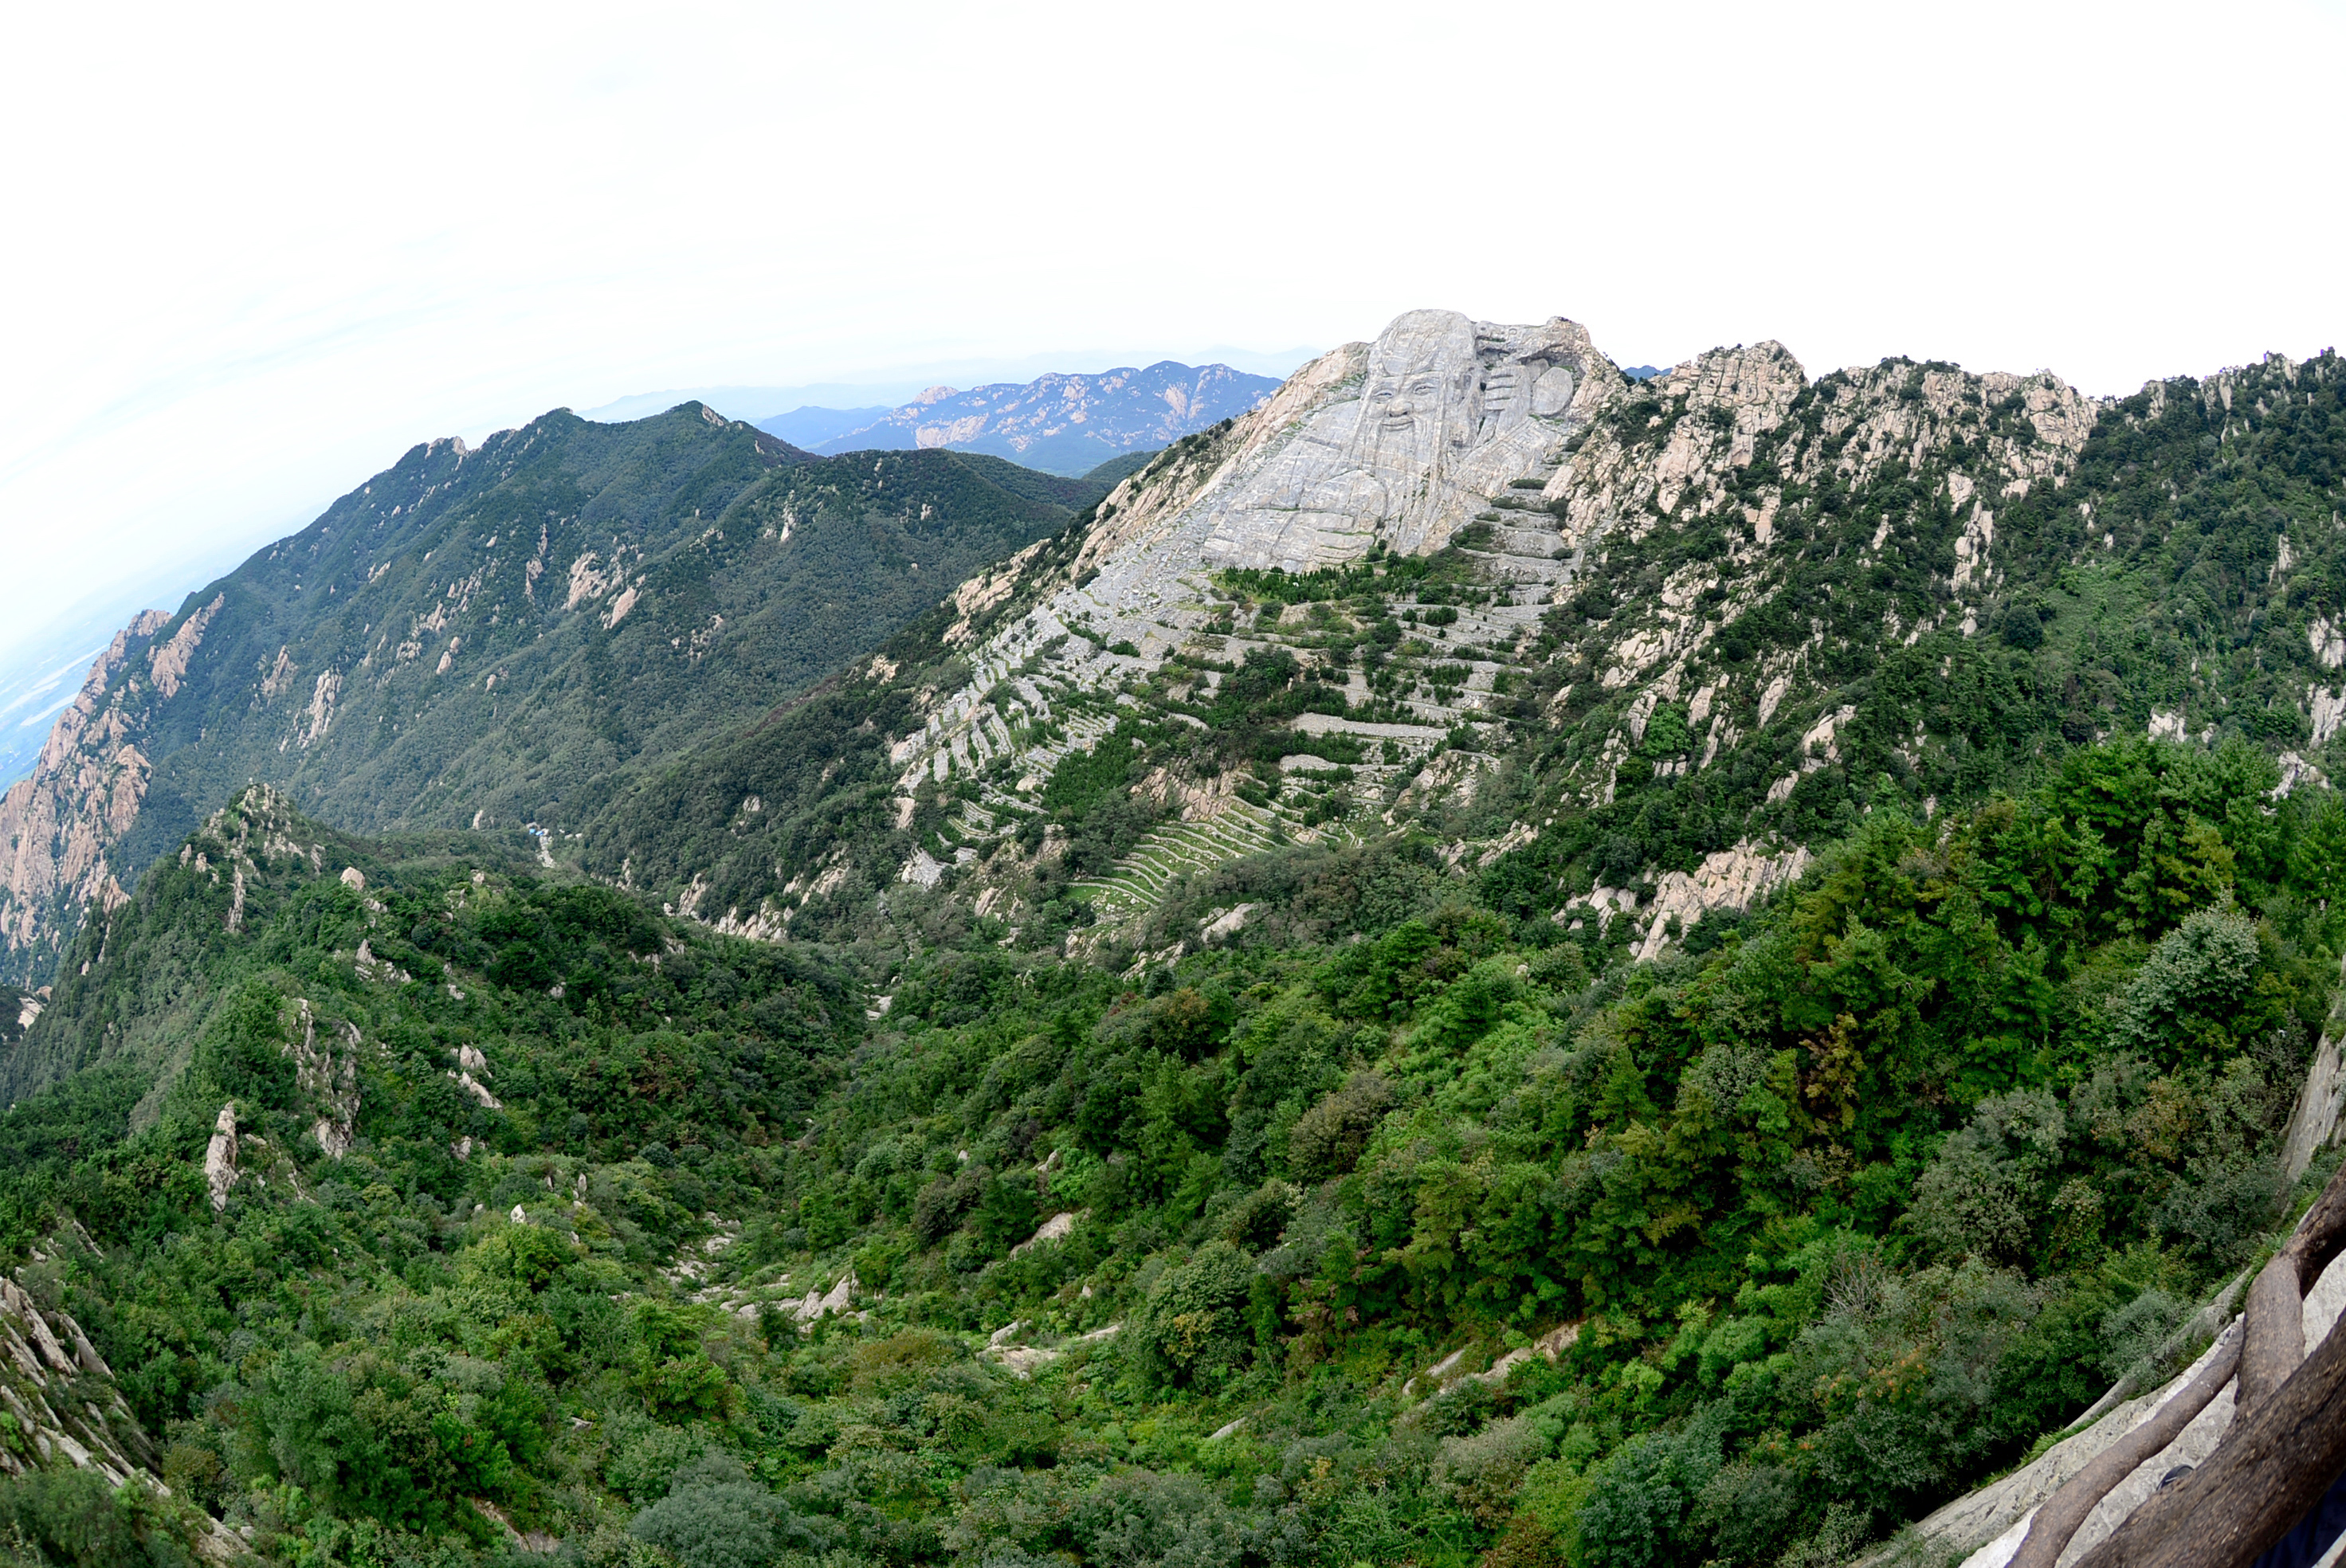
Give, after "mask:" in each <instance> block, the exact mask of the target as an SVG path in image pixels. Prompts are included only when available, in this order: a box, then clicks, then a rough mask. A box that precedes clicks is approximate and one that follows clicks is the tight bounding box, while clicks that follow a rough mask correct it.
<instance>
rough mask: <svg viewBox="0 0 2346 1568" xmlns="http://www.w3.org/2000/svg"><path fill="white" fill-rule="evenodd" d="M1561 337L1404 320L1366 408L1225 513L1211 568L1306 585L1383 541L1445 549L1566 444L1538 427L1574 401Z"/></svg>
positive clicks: (1251, 486) (1339, 419)
mask: <svg viewBox="0 0 2346 1568" xmlns="http://www.w3.org/2000/svg"><path fill="white" fill-rule="evenodd" d="M1559 325H1560V326H1564V327H1566V328H1570V324H1569V323H1550V329H1553V328H1555V327H1557V326H1559ZM1550 329H1535V328H1485V327H1480V326H1478V324H1477V323H1475V322H1474V321H1470V320H1468V319H1467V318H1466V317H1464V316H1462V315H1459V314H1457V313H1456V312H1454V311H1411V312H1410V313H1408V314H1407V315H1405V316H1403V317H1401V318H1399V319H1398V320H1396V321H1394V322H1393V323H1392V325H1391V326H1389V327H1387V328H1386V329H1385V330H1384V331H1383V333H1382V335H1380V336H1379V337H1378V339H1377V341H1375V342H1374V343H1373V344H1372V345H1371V346H1370V348H1369V351H1368V357H1367V364H1366V367H1365V374H1364V376H1363V378H1362V384H1361V393H1360V396H1359V398H1358V399H1357V400H1356V401H1355V400H1345V401H1342V402H1335V403H1332V404H1331V405H1330V406H1328V407H1326V408H1324V409H1322V410H1321V412H1319V413H1317V414H1315V415H1313V416H1312V417H1311V420H1310V421H1309V422H1308V423H1306V425H1305V428H1304V429H1303V430H1302V431H1301V432H1299V433H1297V435H1296V437H1295V439H1294V440H1293V441H1292V442H1291V443H1290V444H1289V445H1288V446H1287V448H1286V449H1285V450H1284V451H1282V452H1281V453H1280V454H1279V455H1278V456H1277V457H1275V458H1273V459H1272V460H1271V461H1270V462H1269V463H1265V464H1264V466H1263V467H1262V468H1261V469H1260V470H1259V471H1258V472H1257V473H1255V474H1253V475H1252V476H1251V477H1250V478H1249V479H1248V480H1246V481H1244V482H1242V483H1241V484H1239V486H1238V487H1237V488H1236V490H1235V492H1234V493H1233V494H1230V495H1229V497H1228V498H1227V499H1226V500H1223V501H1221V502H1220V503H1219V504H1218V505H1216V507H1215V510H1216V512H1217V513H1218V514H1219V515H1218V516H1217V517H1216V519H1215V526H1214V528H1213V531H1212V535H1211V536H1210V537H1209V540H1208V542H1207V544H1206V545H1205V549H1204V555H1205V558H1206V560H1207V561H1208V562H1209V564H1212V565H1225V564H1227V565H1264V566H1284V567H1286V568H1287V569H1288V570H1290V571H1306V570H1309V569H1311V567H1313V566H1318V565H1331V564H1333V563H1336V562H1341V561H1351V560H1357V559H1359V558H1360V557H1361V556H1362V555H1365V554H1367V553H1368V551H1369V549H1370V548H1371V547H1372V545H1374V544H1375V542H1376V541H1377V540H1378V539H1380V538H1382V539H1384V540H1385V541H1386V542H1387V543H1388V544H1390V545H1392V547H1394V548H1395V549H1400V550H1407V551H1417V550H1423V549H1426V548H1430V547H1433V546H1435V545H1439V544H1440V543H1441V541H1442V540H1443V539H1446V538H1447V537H1448V536H1449V535H1450V533H1451V532H1452V531H1453V530H1454V528H1455V527H1456V526H1457V524H1458V523H1459V522H1460V521H1461V520H1462V519H1463V518H1464V516H1466V515H1469V514H1471V511H1470V507H1471V508H1479V507H1480V506H1481V505H1482V504H1484V499H1485V498H1486V497H1487V495H1488V494H1491V493H1492V491H1493V489H1494V487H1495V486H1501V485H1504V484H1505V483H1506V482H1507V480H1509V479H1511V478H1515V477H1517V476H1519V475H1520V474H1522V473H1526V472H1528V471H1529V470H1530V469H1531V468H1533V467H1534V466H1535V465H1536V464H1537V463H1538V461H1539V459H1540V457H1541V455H1542V454H1543V453H1544V452H1545V448H1546V446H1547V445H1549V444H1551V443H1553V442H1555V441H1556V440H1557V439H1559V438H1560V433H1558V432H1555V431H1553V430H1552V429H1551V428H1550V427H1548V426H1546V425H1544V424H1540V423H1535V420H1534V416H1535V414H1536V415H1539V416H1542V417H1550V416H1553V415H1555V414H1556V413H1558V412H1562V410H1563V408H1564V407H1565V406H1566V404H1567V403H1568V402H1570V399H1571V392H1572V387H1573V372H1572V370H1571V369H1570V368H1568V367H1567V366H1566V364H1565V363H1564V360H1565V358H1566V357H1567V356H1566V354H1565V353H1563V352H1562V351H1561V350H1562V348H1563V345H1562V343H1561V342H1560V341H1554V340H1556V333H1555V332H1554V331H1551V330H1550ZM1570 331H1571V332H1572V333H1574V334H1576V335H1577V334H1578V329H1577V328H1570ZM1578 341H1585V337H1580V338H1578ZM1494 476H1495V477H1494ZM1468 492H1473V494H1468Z"/></svg>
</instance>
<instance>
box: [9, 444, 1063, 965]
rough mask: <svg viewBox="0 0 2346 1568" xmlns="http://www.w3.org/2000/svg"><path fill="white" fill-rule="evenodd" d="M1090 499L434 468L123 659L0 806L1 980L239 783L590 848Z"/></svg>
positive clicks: (408, 470) (604, 471) (554, 459)
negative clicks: (649, 778)
mask: <svg viewBox="0 0 2346 1568" xmlns="http://www.w3.org/2000/svg"><path fill="white" fill-rule="evenodd" d="M1098 493H1099V487H1097V486H1094V485H1090V484H1086V483H1085V482H1082V481H1076V480H1065V479H1057V478H1054V477H1052V476H1050V475H1046V474H1041V473H1034V472H1032V471H1029V470H1025V469H1020V468H1018V467H1016V466H1015V465H1013V464H1011V463H1005V462H1002V461H1001V460H999V459H995V458H989V457H984V456H981V455H974V454H962V453H942V452H940V453H891V454H887V455H886V456H884V457H882V456H875V457H872V458H870V459H857V460H853V461H849V460H843V459H829V460H819V459H812V458H810V457H808V456H807V454H805V453H801V452H799V451H797V450H796V449H795V448H791V447H789V446H787V445H785V444H783V443H780V442H778V441H776V440H774V439H773V438H772V437H770V436H766V435H763V434H761V433H759V432H757V431H755V430H753V429H751V428H750V426H748V425H745V424H740V423H731V422H727V421H724V420H721V419H719V418H718V417H716V416H715V415H714V414H712V413H710V412H709V411H708V410H706V409H703V408H700V407H699V405H697V404H695V405H688V406H686V407H684V408H680V409H678V410H676V411H674V412H670V413H668V414H665V415H662V416H660V417H659V418H657V419H651V420H645V421H640V422H637V423H634V424H627V425H597V424H592V423H586V422H584V421H581V420H578V419H576V418H575V417H573V416H571V415H570V414H568V413H566V412H556V413H552V414H548V415H546V416H545V417H544V418H542V419H540V420H537V421H535V422H533V423H531V424H529V425H526V426H524V427H522V428H521V429H518V430H515V431H508V432H504V433H500V434H498V435H496V436H494V437H492V438H490V439H489V440H488V441H487V442H486V443H484V444H483V445H482V446H481V447H480V448H479V449H478V450H477V451H471V450H467V449H465V448H464V445H463V443H458V442H435V443H430V444H428V445H423V446H419V447H417V448H415V449H414V450H413V451H412V452H410V453H408V454H407V455H406V456H405V457H404V458H403V460H402V461H401V462H400V463H398V464H397V465H396V466H394V467H393V468H392V469H390V470H388V471H386V472H385V473H382V474H380V475H378V476H376V477H375V478H374V479H373V480H372V481H370V482H369V483H368V484H364V485H362V486H361V487H360V488H359V489H357V490H355V491H353V492H352V493H351V494H349V495H347V496H345V497H343V498H342V500H341V501H340V502H338V503H336V504H335V505H334V506H332V507H331V508H330V509H328V511H327V512H326V514H324V515H322V516H321V518H319V520H318V521H317V522H316V523H314V524H311V526H310V527H309V528H307V529H305V530H303V531H302V532H301V534H299V535H294V536H292V537H291V538H290V539H287V540H284V541H281V542H280V543H279V544H278V545H273V546H271V547H270V549H268V550H266V551H263V552H260V554H258V555H255V556H254V557H253V558H252V559H251V560H250V561H248V562H247V563H246V564H245V565H243V566H241V567H240V568H239V569H238V570H237V571H235V572H233V573H230V575H228V576H226V577H224V578H222V579H220V580H219V582H217V583H215V584H213V585H209V587H207V588H205V589H202V590H200V591H199V592H198V593H197V594H195V595H192V596H190V597H189V601H188V603H187V604H186V606H183V607H182V608H181V610H180V611H179V614H177V615H175V616H163V615H160V614H150V615H149V616H145V617H142V618H141V619H140V620H138V622H136V623H134V624H133V625H132V626H130V627H128V628H127V629H126V630H125V632H124V633H123V634H122V635H121V636H118V637H117V639H116V642H115V645H114V647H112V648H111V649H110V650H109V651H108V652H107V655H105V656H104V657H102V658H101V659H100V660H99V661H98V663H97V666H95V667H93V669H92V671H91V673H90V676H89V678H88V680H87V683H86V684H85V686H84V688H83V690H82V692H81V694H80V696H79V697H77V699H76V702H75V703H74V705H73V706H72V707H71V708H68V709H67V710H66V713H65V714H64V715H63V716H61V717H60V718H59V720H58V722H57V725H56V728H55V730H54V731H53V733H52V735H51V737H50V740H49V744H48V747H47V748H46V751H45V753H44V756H43V759H42V762H41V765H40V767H39V769H37V770H36V773H35V774H34V776H33V777H32V778H30V779H26V780H24V781H22V782H20V783H19V784H17V785H16V786H15V788H14V789H11V790H10V791H9V793H8V796H7V798H6V800H5V803H0V842H5V846H6V850H7V855H8V860H7V862H6V867H5V877H0V930H5V939H6V942H7V972H9V973H11V974H13V975H15V976H16V977H18V978H20V979H22V980H25V981H26V982H27V983H35V982H37V981H39V980H42V979H46V977H47V971H48V968H49V966H50V965H51V964H53V963H54V962H56V954H57V953H58V952H60V951H61V949H62V947H63V946H64V944H65V943H66V942H69V941H70V940H71V937H72V933H73V932H74V931H75V930H76V927H77V924H78V921H79V919H80V912H81V909H82V907H83V905H84V903H85V902H87V901H90V900H97V901H101V902H105V901H117V900H118V899H119V898H120V897H121V893H122V890H123V888H124V887H126V886H127V885H128V883H129V882H130V881H132V880H133V879H134V878H135V875H136V873H137V872H138V871H139V870H140V869H142V868H143V866H144V865H145V863H146V862H147V861H148V860H150V859H152V858H153V856H154V855H156V854H157V853H158V852H160V851H161V850H163V849H165V848H167V847H168V846H169V845H170V844H172V843H174V842H176V841H178V840H179V838H180V837H181V836H182V835H184V834H185V833H186V832H187V831H188V830H189V828H190V827H191V826H192V825H193V824H194V823H196V822H198V821H199V820H202V819H203V818H204V817H206V816H207V815H209V812H210V811H211V810H212V809H215V808H216V807H217V806H218V804H219V800H220V799H222V798H223V797H224V795H225V794H226V793H227V791H229V790H230V789H235V788H239V787H240V786H242V785H243V784H244V783H245V782H246V781H247V780H248V779H267V780H270V781H272V782H274V783H276V784H277V785H278V786H280V788H283V789H287V790H289V791H292V792H294V793H295V794H297V795H298V797H299V798H301V799H303V800H305V801H307V802H309V803H310V804H311V805H312V806H313V807H314V808H315V809H320V810H321V811H326V812H329V813H331V815H333V816H334V817H335V818H337V819H338V820H342V821H343V822H345V823H347V824H349V825H352V826H354V827H363V828H382V827H400V826H407V825H440V826H449V827H454V826H460V825H466V824H470V825H473V826H476V827H487V826H491V825H499V826H507V827H510V826H516V825H519V824H522V823H525V822H535V824H537V826H538V827H540V828H541V829H543V830H545V831H546V833H548V834H555V833H561V832H564V831H575V827H576V822H577V821H578V820H579V819H580V818H582V817H583V815H584V814H585V813H586V812H587V811H588V810H590V809H592V808H593V806H594V804H595V802H596V801H597V800H598V799H601V798H602V796H603V795H604V794H606V793H607V791H608V789H610V788H611V787H612V783H613V781H614V780H615V779H617V777H618V776H620V775H622V774H624V773H625V772H626V771H627V769H629V768H630V767H631V766H633V765H634V764H635V763H636V761H637V759H639V758H642V757H644V756H646V755H649V756H652V757H655V758H658V757H665V756H668V755H670V754H673V753H676V752H678V751H681V750H683V749H685V748H688V747H689V746H690V745H691V744H693V743H694V742H695V741H696V740H698V739H699V738H701V737H703V736H706V735H709V734H712V733H719V732H723V731H727V730H729V729H731V728H734V727H735V726H736V725H737V724H738V722H739V718H740V717H741V716H742V715H743V714H745V713H752V714H753V713H756V712H759V711H761V710H762V709H764V708H767V707H769V706H770V705H771V704H772V703H774V702H776V701H778V700H780V699H781V698H783V697H787V696H789V695H790V694H791V693H792V692H794V691H796V690H798V689H801V688H802V687H805V686H807V685H808V684H810V683H811V682H812V681H814V680H815V679H817V678H819V677H821V676H822V675H824V674H826V673H828V672H829V671H830V670H831V668H833V667H835V666H836V663H837V661H838V660H839V659H840V658H841V657H846V656H848V655H851V654H852V653H854V652H857V651H860V650H861V649H862V648H866V647H871V646H872V645H873V644H874V643H876V642H877V641H878V640H879V639H881V638H882V637H884V636H887V635H888V634H889V633H890V632H891V631H892V630H893V629H894V628H895V627H896V626H898V625H901V624H902V623H903V621H904V620H906V619H908V618H910V617H911V616H914V615H917V614H918V613H919V612H920V611H921V610H922V609H923V608H925V607H926V606H929V605H930V604H932V603H933V602H934V600H935V598H936V596H937V595H938V594H939V593H940V592H942V591H943V590H944V589H947V588H950V587H951V586H952V585H953V584H954V583H955V582H958V581H959V580H960V579H961V578H962V577H963V576H964V575H967V574H968V573H969V572H970V571H971V570H972V569H974V567H976V566H978V565H983V564H984V563H985V562H987V561H989V560H992V559H994V558H996V557H998V556H1000V555H1004V554H1005V553H1007V552H1009V551H1012V550H1015V549H1016V548H1017V547H1018V546H1020V545H1023V544H1025V543H1026V542H1027V541H1028V540H1030V539H1032V538H1034V537H1035V536H1036V535H1041V534H1046V533H1050V532H1054V531H1056V529H1058V528H1059V527H1061V526H1062V525H1064V524H1065V523H1066V520H1067V518H1068V517H1069V516H1070V515H1072V514H1073V513H1074V511H1075V510H1076V508H1077V507H1079V506H1081V505H1084V504H1086V503H1087V502H1088V501H1090V500H1092V499H1094V498H1096V495H1097V494H1098Z"/></svg>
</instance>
